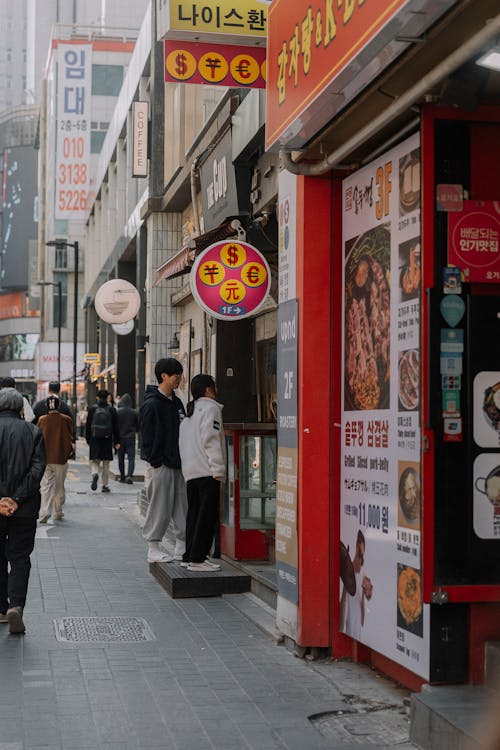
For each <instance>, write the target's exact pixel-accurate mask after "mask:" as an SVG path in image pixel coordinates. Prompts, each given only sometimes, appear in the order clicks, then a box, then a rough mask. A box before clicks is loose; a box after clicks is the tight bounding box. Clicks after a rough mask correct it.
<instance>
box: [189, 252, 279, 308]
mask: <svg viewBox="0 0 500 750" xmlns="http://www.w3.org/2000/svg"><path fill="white" fill-rule="evenodd" d="M270 285H271V272H270V270H269V266H268V264H267V261H266V259H265V258H264V256H263V255H262V253H261V252H260V251H259V250H257V248H256V247H254V246H253V245H250V244H249V243H248V242H241V241H237V242H231V241H227V240H225V241H222V242H215V243H214V244H213V245H210V247H207V248H206V250H204V251H203V252H202V253H201V255H199V256H198V258H197V259H196V262H195V264H194V265H193V268H192V269H191V291H192V292H193V297H194V298H195V300H196V302H197V303H198V304H199V305H200V307H201V308H203V310H205V312H207V313H209V315H213V316H214V317H215V318H218V319H219V320H239V319H241V318H247V317H248V316H249V315H254V314H255V313H256V312H257V311H258V310H259V309H260V308H261V307H262V305H263V304H264V302H265V300H266V297H267V295H268V292H269V287H270Z"/></svg>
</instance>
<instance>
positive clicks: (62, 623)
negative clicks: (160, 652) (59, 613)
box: [54, 617, 155, 643]
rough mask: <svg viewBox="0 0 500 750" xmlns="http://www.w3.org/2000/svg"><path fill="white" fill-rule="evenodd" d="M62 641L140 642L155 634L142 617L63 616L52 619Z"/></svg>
mask: <svg viewBox="0 0 500 750" xmlns="http://www.w3.org/2000/svg"><path fill="white" fill-rule="evenodd" d="M54 630H55V634H56V638H57V640H58V641H60V642H62V643H141V642H144V641H154V640H155V635H154V633H153V631H152V630H151V628H150V627H149V625H148V623H147V622H146V620H144V619H143V618H142V617H63V618H62V619H61V620H54Z"/></svg>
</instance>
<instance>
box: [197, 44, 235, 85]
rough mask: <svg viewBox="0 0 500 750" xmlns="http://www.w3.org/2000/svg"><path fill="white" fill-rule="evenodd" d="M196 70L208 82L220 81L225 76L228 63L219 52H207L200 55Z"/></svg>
mask: <svg viewBox="0 0 500 750" xmlns="http://www.w3.org/2000/svg"><path fill="white" fill-rule="evenodd" d="M198 70H199V71H200V74H201V75H202V76H203V78H204V79H205V81H208V83H220V82H221V81H223V80H224V78H225V77H226V76H227V71H228V70H229V65H228V64H227V61H226V58H225V57H223V56H222V55H221V54H220V52H207V53H206V54H205V55H202V56H201V57H200V61H199V63H198Z"/></svg>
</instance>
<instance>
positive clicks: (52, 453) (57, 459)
mask: <svg viewBox="0 0 500 750" xmlns="http://www.w3.org/2000/svg"><path fill="white" fill-rule="evenodd" d="M38 427H39V428H40V429H41V431H42V432H43V437H44V439H45V453H46V455H47V463H48V464H65V463H66V462H67V461H68V458H69V457H70V454H71V451H72V449H73V420H72V419H71V417H68V416H66V414H61V413H60V412H58V411H51V412H49V413H48V414H44V416H43V417H40V419H39V420H38Z"/></svg>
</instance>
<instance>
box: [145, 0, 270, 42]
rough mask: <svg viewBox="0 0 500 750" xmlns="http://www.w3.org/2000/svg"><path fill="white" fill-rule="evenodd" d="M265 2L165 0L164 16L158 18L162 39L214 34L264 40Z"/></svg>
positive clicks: (204, 37) (259, 0) (243, 39)
mask: <svg viewBox="0 0 500 750" xmlns="http://www.w3.org/2000/svg"><path fill="white" fill-rule="evenodd" d="M267 6H268V3H267V2H262V0H238V2H236V1H235V0H203V2H192V0H191V1H190V0H180V2H179V0H175V2H174V0H167V8H166V13H167V14H168V18H166V19H162V18H160V27H161V29H162V30H163V37H164V38H165V39H192V40H193V41H195V38H196V39H197V40H198V41H199V40H202V41H208V38H209V37H212V38H214V37H216V36H218V37H220V38H222V37H224V40H226V38H227V37H236V38H238V39H239V41H240V42H244V41H245V40H246V39H248V41H251V40H257V39H262V40H263V41H264V42H265V39H266V33H267Z"/></svg>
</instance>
